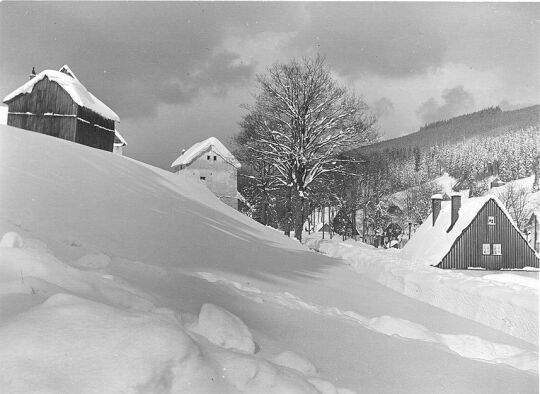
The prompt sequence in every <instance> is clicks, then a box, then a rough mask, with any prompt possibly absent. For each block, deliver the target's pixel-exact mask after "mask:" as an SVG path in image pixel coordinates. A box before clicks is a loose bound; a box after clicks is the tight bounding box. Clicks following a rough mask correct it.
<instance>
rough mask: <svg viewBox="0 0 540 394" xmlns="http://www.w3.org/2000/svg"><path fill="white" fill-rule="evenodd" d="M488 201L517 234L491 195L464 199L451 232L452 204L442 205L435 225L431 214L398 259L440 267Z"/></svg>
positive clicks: (501, 205)
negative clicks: (501, 213)
mask: <svg viewBox="0 0 540 394" xmlns="http://www.w3.org/2000/svg"><path fill="white" fill-rule="evenodd" d="M489 200H493V201H494V202H495V204H497V205H498V206H499V208H501V210H502V211H503V212H504V214H505V215H506V216H507V217H508V220H509V221H510V223H512V225H513V226H514V228H515V229H516V230H517V231H519V229H518V227H517V225H516V224H515V222H514V220H513V219H512V218H511V216H510V214H509V213H508V210H507V209H506V207H505V206H504V204H503V203H502V202H501V201H500V200H499V199H498V198H497V197H496V196H493V195H488V196H482V197H472V198H465V199H464V198H463V197H462V198H461V208H460V209H459V217H458V219H457V221H456V223H455V224H454V226H453V227H452V229H451V230H450V231H448V229H449V228H450V225H451V222H452V219H451V210H452V203H451V202H450V201H442V206H441V211H440V213H439V216H437V220H436V221H435V225H434V226H433V219H432V215H433V214H430V215H429V216H428V217H427V218H426V220H424V222H423V223H422V225H421V226H420V227H418V229H417V230H416V232H415V233H414V235H413V237H412V238H411V240H410V241H409V242H407V244H405V246H404V247H403V249H402V250H401V253H400V255H401V256H402V257H404V258H405V259H408V260H412V261H414V262H418V263H425V264H427V265H437V264H439V263H440V262H441V261H442V259H443V258H444V257H445V256H446V255H447V253H448V252H449V251H450V249H451V248H452V245H454V243H455V242H456V240H457V238H458V237H459V236H460V235H461V234H462V233H463V231H465V229H467V227H468V226H469V224H471V222H472V221H473V219H474V218H475V217H476V215H477V214H478V212H479V211H480V209H482V207H483V206H484V205H486V203H487V202H488V201H489Z"/></svg>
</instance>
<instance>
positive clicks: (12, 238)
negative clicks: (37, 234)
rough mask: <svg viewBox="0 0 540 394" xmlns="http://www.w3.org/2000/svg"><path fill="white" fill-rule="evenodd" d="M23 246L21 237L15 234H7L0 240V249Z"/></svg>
mask: <svg viewBox="0 0 540 394" xmlns="http://www.w3.org/2000/svg"><path fill="white" fill-rule="evenodd" d="M23 245H24V243H23V240H22V238H21V236H20V235H19V234H17V233H15V232H9V233H5V234H4V236H3V237H2V239H1V240H0V248H22V247H23Z"/></svg>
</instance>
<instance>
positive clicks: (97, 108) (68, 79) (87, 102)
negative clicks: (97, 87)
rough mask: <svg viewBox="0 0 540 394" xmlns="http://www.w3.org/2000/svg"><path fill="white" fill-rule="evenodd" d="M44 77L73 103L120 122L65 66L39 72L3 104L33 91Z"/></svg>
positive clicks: (11, 94) (6, 98) (8, 96)
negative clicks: (53, 83)
mask: <svg viewBox="0 0 540 394" xmlns="http://www.w3.org/2000/svg"><path fill="white" fill-rule="evenodd" d="M45 77H47V78H48V79H49V80H50V81H53V82H56V83H57V84H59V85H60V86H61V87H62V89H64V90H65V91H66V93H67V94H69V95H70V97H71V98H72V99H73V101H75V102H76V103H77V104H78V105H80V106H81V107H85V108H88V109H90V110H92V111H94V112H96V113H98V114H99V115H101V116H103V117H105V118H107V119H111V120H114V121H116V122H120V118H119V117H118V115H117V114H116V113H115V112H114V111H113V110H112V109H110V108H109V107H107V106H106V105H105V104H104V103H103V102H101V100H99V99H98V98H96V97H95V96H94V95H93V94H92V93H90V92H89V91H88V90H86V88H85V87H84V86H83V84H81V83H80V82H79V80H78V79H77V77H76V76H75V74H73V72H72V71H71V70H70V68H69V67H68V66H67V65H65V66H63V67H62V68H61V69H60V71H55V70H45V71H42V72H40V73H39V74H37V75H36V76H35V77H34V78H32V79H31V80H29V81H28V82H26V83H25V84H24V85H22V86H21V87H19V88H18V89H15V90H14V91H13V92H11V93H10V94H8V95H7V96H6V97H4V100H3V101H4V103H7V102H8V101H11V100H13V99H14V98H15V97H17V96H19V95H21V94H27V93H31V92H32V90H33V89H34V85H35V84H36V83H38V82H39V81H41V80H42V79H43V78H45Z"/></svg>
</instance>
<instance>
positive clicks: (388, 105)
mask: <svg viewBox="0 0 540 394" xmlns="http://www.w3.org/2000/svg"><path fill="white" fill-rule="evenodd" d="M370 108H371V110H372V111H373V113H374V114H375V116H376V117H377V118H381V117H383V116H385V115H390V114H392V113H394V112H395V108H394V104H393V103H392V101H390V100H389V99H388V98H386V97H382V98H380V99H379V100H377V101H375V102H373V103H371V105H370Z"/></svg>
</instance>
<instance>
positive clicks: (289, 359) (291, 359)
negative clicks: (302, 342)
mask: <svg viewBox="0 0 540 394" xmlns="http://www.w3.org/2000/svg"><path fill="white" fill-rule="evenodd" d="M272 361H273V362H274V363H275V364H277V365H281V366H283V367H287V368H290V369H294V370H296V371H299V372H301V373H303V374H304V375H317V368H315V366H314V365H313V364H312V363H311V362H309V361H308V360H306V359H305V358H303V357H302V356H299V355H298V354H296V353H294V352H291V351H285V352H282V353H280V354H278V355H277V356H276V357H274V358H273V359H272Z"/></svg>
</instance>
